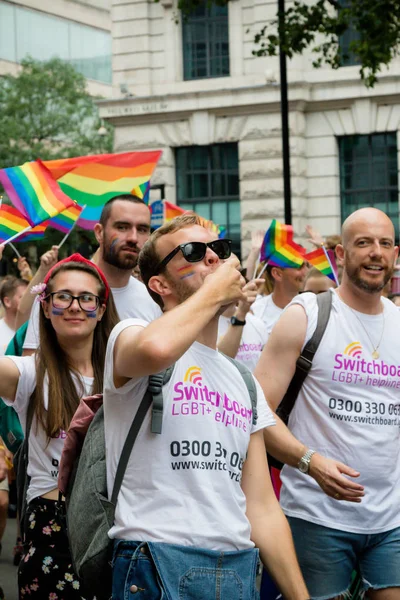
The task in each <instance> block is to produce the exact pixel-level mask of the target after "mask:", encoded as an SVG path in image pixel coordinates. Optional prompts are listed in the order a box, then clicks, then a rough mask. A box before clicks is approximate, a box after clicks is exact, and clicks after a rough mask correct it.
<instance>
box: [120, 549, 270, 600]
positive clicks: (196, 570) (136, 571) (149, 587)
mask: <svg viewBox="0 0 400 600" xmlns="http://www.w3.org/2000/svg"><path fill="white" fill-rule="evenodd" d="M257 564H258V550H257V549H255V548H253V549H250V550H241V551H238V552H218V551H213V550H205V549H202V548H191V547H186V546H176V545H172V544H159V543H154V542H149V543H145V542H126V541H124V540H116V541H115V544H114V556H113V587H112V600H258V598H259V595H258V592H257V589H256V570H257ZM136 594H137V596H136Z"/></svg>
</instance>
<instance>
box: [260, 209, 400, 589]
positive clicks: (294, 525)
mask: <svg viewBox="0 0 400 600" xmlns="http://www.w3.org/2000/svg"><path fill="white" fill-rule="evenodd" d="M342 240H343V243H342V245H338V246H337V248H336V254H337V259H338V262H339V264H340V265H342V266H343V279H342V283H341V285H340V286H339V287H338V288H337V289H336V290H331V292H330V293H332V311H331V315H330V319H329V322H328V325H327V328H326V331H325V334H324V337H323V338H322V341H321V344H320V346H319V349H318V351H317V353H316V355H315V358H314V361H313V365H312V368H311V371H310V373H309V375H308V377H307V378H306V380H305V383H304V384H303V387H302V389H301V392H300V394H299V396H298V398H297V401H296V404H295V407H294V409H293V411H292V413H291V415H290V418H289V429H290V430H291V431H292V433H293V434H294V436H295V437H296V438H297V439H299V440H302V442H303V443H304V444H306V448H307V452H306V453H305V455H304V456H303V457H302V459H301V460H299V465H298V466H299V469H295V468H293V467H290V466H285V467H284V468H283V470H282V482H283V486H282V491H281V505H282V508H283V510H284V512H285V514H286V516H287V517H288V520H289V523H290V526H291V529H292V534H293V538H294V542H295V546H296V552H297V556H298V559H299V563H300V567H301V569H302V572H303V576H304V579H305V582H306V585H307V588H308V590H309V592H310V595H311V598H313V599H315V600H328V599H330V598H336V597H339V596H340V597H342V595H344V594H345V593H346V592H347V591H348V589H349V586H350V582H351V575H352V571H353V569H354V568H359V569H360V572H361V576H362V581H363V587H364V589H365V590H367V597H368V598H370V599H372V600H399V599H400V511H399V507H400V428H399V425H400V395H399V390H400V367H399V363H400V360H399V359H400V313H399V311H398V309H397V308H396V307H395V306H394V305H393V304H392V303H391V302H390V301H389V300H387V299H386V298H383V297H382V290H383V288H384V287H385V285H386V283H387V282H388V281H389V280H390V278H391V275H392V272H393V269H394V265H395V262H396V259H397V255H398V248H397V247H396V246H395V242H394V228H393V224H392V222H391V221H390V219H389V218H388V217H387V215H386V214H385V213H383V212H381V211H380V210H377V209H374V208H364V209H361V210H358V211H356V212H354V213H353V214H352V215H350V216H349V218H348V219H346V221H345V222H344V224H343V229H342ZM317 316H318V307H317V301H316V295H315V294H312V293H305V294H301V295H300V296H297V297H296V298H294V300H293V301H292V303H291V305H290V306H289V308H288V309H287V310H286V312H285V314H284V315H283V316H282V317H281V319H280V321H279V322H278V323H277V325H276V327H275V329H274V330H273V332H272V334H271V337H270V339H269V341H268V343H267V345H266V347H265V348H264V351H263V354H262V356H261V359H260V362H259V364H258V366H257V368H256V371H255V375H256V377H257V378H258V380H259V381H260V383H261V385H262V387H263V391H264V394H265V396H266V398H267V399H268V401H269V402H270V404H271V407H272V408H273V409H276V407H277V406H278V405H279V403H280V401H281V399H282V397H283V395H284V393H285V391H286V389H287V387H288V384H289V382H290V380H291V378H292V376H293V374H294V371H295V364H296V360H297V358H298V356H299V355H300V352H301V349H302V347H303V346H304V344H305V343H307V341H308V340H309V339H310V338H311V336H312V334H313V333H314V331H315V328H316V324H317ZM321 455H325V456H328V457H332V458H335V459H336V460H338V461H342V462H343V463H345V464H348V465H351V467H352V468H354V469H355V470H356V471H353V472H351V469H347V470H346V469H341V468H340V467H338V463H335V466H334V465H332V469H331V470H330V473H328V472H327V471H325V473H324V472H323V471H322V470H321V468H320V463H321V460H322V459H321ZM335 469H336V471H338V472H337V473H336V474H335V473H334V470H335ZM340 471H342V472H341V473H340ZM309 475H311V477H310V476H309ZM349 477H356V478H357V479H356V480H353V479H350V478H349ZM355 481H358V484H357V487H356V486H355ZM317 482H318V483H317ZM340 482H341V483H342V489H339V485H338V484H339V483H340ZM346 482H348V483H346ZM318 484H319V485H318ZM346 485H348V486H349V490H348V492H347V493H344V492H343V486H344V487H346ZM324 492H325V494H324Z"/></svg>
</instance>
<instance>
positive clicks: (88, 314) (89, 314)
mask: <svg viewBox="0 0 400 600" xmlns="http://www.w3.org/2000/svg"><path fill="white" fill-rule="evenodd" d="M86 316H87V317H88V318H89V319H96V317H97V312H96V311H93V312H87V313H86Z"/></svg>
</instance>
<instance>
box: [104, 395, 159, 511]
mask: <svg viewBox="0 0 400 600" xmlns="http://www.w3.org/2000/svg"><path fill="white" fill-rule="evenodd" d="M152 399H153V397H152V395H151V392H150V390H149V388H147V390H146V393H145V395H144V396H143V398H142V401H141V403H140V405H139V408H138V410H137V413H136V415H135V418H134V419H133V421H132V425H131V427H130V429H129V432H128V435H127V438H126V440H125V444H124V446H123V448H122V452H121V457H120V459H119V462H118V467H117V472H116V474H115V480H114V486H113V491H112V495H111V502H112V504H114V506H115V505H116V503H117V498H118V494H119V490H120V489H121V485H122V481H123V479H124V475H125V471H126V467H127V466H128V462H129V457H130V455H131V452H132V448H133V445H134V443H135V440H136V437H137V434H138V433H139V430H140V428H141V426H142V423H143V421H144V418H145V416H146V413H147V411H148V410H149V408H150V404H151V402H152Z"/></svg>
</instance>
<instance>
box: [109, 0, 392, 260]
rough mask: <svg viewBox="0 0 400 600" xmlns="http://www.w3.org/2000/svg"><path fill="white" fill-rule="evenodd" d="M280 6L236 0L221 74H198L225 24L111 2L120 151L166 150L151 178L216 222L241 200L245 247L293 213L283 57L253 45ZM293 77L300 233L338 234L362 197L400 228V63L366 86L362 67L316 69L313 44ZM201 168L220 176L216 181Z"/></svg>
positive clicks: (139, 1) (170, 7)
mask: <svg viewBox="0 0 400 600" xmlns="http://www.w3.org/2000/svg"><path fill="white" fill-rule="evenodd" d="M276 8H277V4H276V1H275V0H230V2H229V5H228V9H227V13H226V15H225V18H226V27H227V34H226V35H227V41H226V45H225V51H226V48H227V47H228V54H229V59H228V61H229V66H228V67H227V66H226V65H227V63H226V64H225V72H223V73H222V74H221V73H219V75H218V76H212V75H211V76H207V75H206V76H204V73H203V74H200V77H198V76H196V73H195V76H194V77H190V76H189V77H188V76H187V69H188V61H189V63H191V64H189V71H190V68H192V69H193V65H194V64H195V62H196V61H197V63H196V64H197V67H196V68H198V69H200V70H201V68H203V67H204V64H205V62H206V61H207V59H208V60H210V61H211V70H212V69H213V64H212V61H213V60H220V59H221V54H223V51H221V48H219V50H218V49H217V51H216V50H215V47H214V50H212V51H211V53H209V56H208V58H207V57H206V58H204V53H205V51H206V50H207V44H208V45H209V46H208V47H209V48H211V49H212V44H213V43H214V42H218V41H220V37H221V38H222V37H223V35H222V34H221V31H222V33H223V30H221V29H218V27H219V25H218V27H217V28H216V29H209V30H208V36H209V37H208V39H205V40H201V37H202V35H203V34H204V31H205V29H204V27H207V25H204V19H203V17H204V15H203V16H202V15H200V16H199V22H200V21H201V22H202V25H201V27H200V29H199V28H198V29H193V26H194V27H196V26H197V25H196V23H194V25H193V22H191V23H188V22H185V21H183V20H182V18H181V15H180V14H179V12H178V11H177V8H176V1H175V0H160V2H158V3H155V2H153V1H152V0H112V7H111V21H112V37H113V96H112V99H110V100H104V101H102V102H100V112H101V116H102V117H103V118H104V119H108V120H109V121H111V122H112V123H113V124H114V125H115V127H116V135H115V151H116V152H122V151H129V150H137V149H155V148H161V149H162V150H163V156H162V159H161V162H160V164H159V166H158V168H157V170H156V173H155V176H154V178H153V181H152V184H153V185H156V186H161V187H162V189H163V194H164V196H165V198H166V199H168V200H169V201H171V202H177V203H178V204H182V205H183V206H185V207H190V206H192V207H196V210H197V211H198V212H200V213H201V211H202V209H204V214H203V216H205V217H210V218H213V219H214V220H215V221H216V222H221V220H222V221H223V214H224V211H223V203H224V201H226V202H227V203H229V202H231V204H230V208H229V210H228V209H227V212H226V214H227V215H228V216H227V217H226V218H225V220H226V221H229V220H231V222H230V223H228V229H231V230H232V231H231V232H230V233H233V237H236V238H238V237H239V239H240V243H241V246H242V254H243V255H246V254H247V250H248V247H249V240H250V232H251V230H253V229H255V228H262V229H266V227H267V226H268V224H269V223H270V221H271V219H272V218H273V217H277V218H279V219H282V220H283V178H282V174H283V173H282V171H283V168H282V144H281V117H280V89H279V65H278V59H277V58H267V57H262V58H260V57H256V56H254V55H253V53H252V51H253V50H254V42H253V39H254V34H255V33H256V32H257V31H258V30H259V29H260V28H261V27H262V26H263V24H265V22H266V20H270V21H272V20H273V19H274V18H275V14H276ZM217 16H218V15H217ZM202 19H203V21H202ZM216 21H218V19H216ZM189 25H190V26H191V27H192V30H191V31H189V34H190V35H189V34H188V28H189V30H190V27H189ZM210 31H211V34H210ZM193 32H194V33H193ZM213 32H214V34H215V36H214V38H215V39H213ZM220 34H221V36H220ZM188 36H189V37H188ZM190 36H191V37H190ZM196 36H197V38H196ZM206 37H207V36H206ZM185 40H186V41H185ZM188 40H189V42H188ZM193 40H194V41H193ZM193 48H194V49H193ZM207 51H208V50H207ZM213 52H214V57H213ZM196 53H197V54H196ZM218 53H219V54H218ZM225 58H226V57H225ZM199 65H200V67H199ZM209 66H210V65H209ZM222 71H223V69H222ZM197 75H198V72H197ZM288 81H289V108H290V149H291V184H292V209H293V225H294V228H295V232H296V236H297V238H298V239H299V240H302V239H304V238H305V225H306V224H307V223H309V224H311V225H313V226H315V227H316V228H317V229H319V230H320V231H321V232H322V233H323V234H324V235H329V234H334V233H338V232H339V230H340V225H341V222H342V220H343V218H345V216H346V214H348V213H349V212H351V211H352V210H354V209H355V208H357V207H359V206H363V205H375V206H378V207H379V208H383V209H384V210H386V212H388V214H390V215H391V216H392V218H393V220H394V221H395V225H396V228H397V231H398V228H399V224H398V218H399V217H398V206H399V186H398V172H399V165H400V136H399V131H400V103H399V100H400V60H399V59H396V60H394V61H393V62H392V64H391V66H390V69H387V70H386V69H385V70H383V72H382V74H381V76H380V77H379V83H378V84H377V85H376V86H375V88H373V89H371V90H368V89H367V88H366V87H365V86H364V84H363V83H362V82H361V81H360V76H359V67H358V66H356V65H354V66H346V67H343V68H340V69H339V70H337V71H333V70H331V69H329V68H322V69H319V70H316V69H314V68H313V67H312V56H311V54H310V53H305V54H304V55H303V56H301V57H296V58H294V59H293V60H291V61H288ZM228 146H229V149H230V151H232V152H233V153H234V152H236V153H237V169H236V171H237V178H238V185H237V189H236V190H235V186H234V181H233V175H232V173H233V171H234V170H235V169H234V168H233V167H232V165H230V166H229V165H228V167H227V166H226V165H222V166H221V164H222V162H223V153H224V148H228ZM185 149H186V150H185ZM207 153H208V154H207ZM206 154H207V156H208V159H207V160H208V166H207V164H205V162H206ZM210 157H211V158H210ZM213 157H214V158H213ZM215 157H217V158H215ZM218 157H219V158H218ZM203 159H204V161H205V162H204V164H202V165H201V164H200V163H202V161H203ZM213 160H214V161H216V162H217V163H218V165H217V166H216V167H215V164H214V166H213ZM232 160H233V159H232ZM210 161H211V162H210ZM221 161H222V162H221ZM196 164H198V165H200V167H198V169H197V171H196V168H197V167H196ZM210 164H211V167H210ZM185 165H186V169H189V172H190V177H191V179H190V181H189V179H188V175H187V171H186V172H185ZM229 169H233V170H231V171H229ZM199 173H200V175H199ZM231 175H232V177H231V179H229V177H230V176H231ZM196 177H197V179H196ZM201 177H203V182H204V181H205V178H207V177H208V178H209V180H210V181H211V183H210V186H209V187H208V189H206V187H204V189H203V187H202V182H201ZM224 177H225V179H224ZM185 178H186V179H185ZM214 180H215V181H214ZM222 180H224V181H225V183H224V184H222V183H221V181H222ZM230 181H231V183H232V186H231V189H228V188H229V185H230V184H229V182H230ZM214 183H215V185H214ZM213 185H214V188H215V189H217V188H218V189H217V193H216V194H214V192H213ZM196 186H197V187H198V190H197V191H196V190H195V191H194V190H193V189H192V188H193V187H196ZM224 186H225V187H224ZM200 188H202V189H200ZM199 190H200V191H199ZM210 190H211V191H210ZM185 193H186V194H187V196H185ZM213 194H214V195H213ZM235 194H236V196H237V202H236V203H235ZM217 209H218V210H217ZM229 211H230V212H229ZM214 213H215V214H214ZM228 213H229V214H228ZM231 213H232V214H231ZM229 215H230V216H229ZM216 216H220V220H218V218H216ZM238 221H239V223H238ZM223 224H226V223H223Z"/></svg>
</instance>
